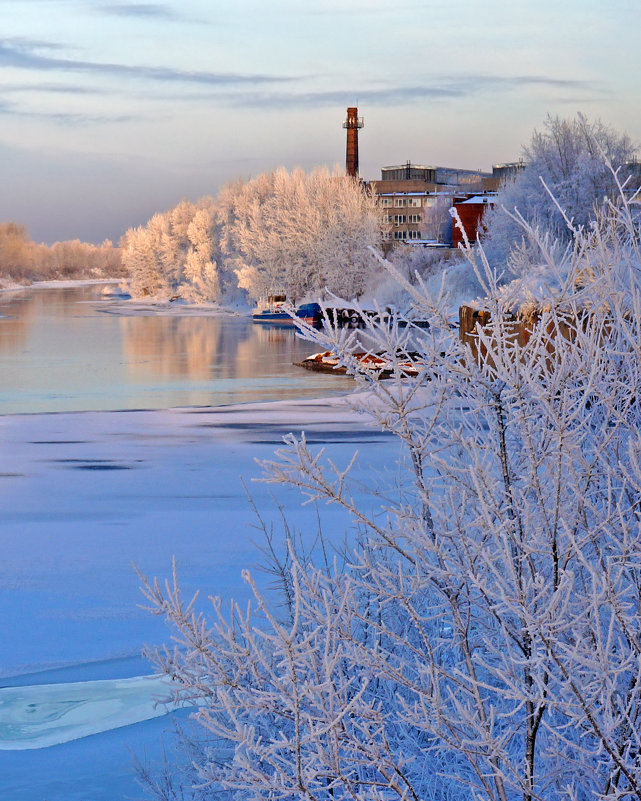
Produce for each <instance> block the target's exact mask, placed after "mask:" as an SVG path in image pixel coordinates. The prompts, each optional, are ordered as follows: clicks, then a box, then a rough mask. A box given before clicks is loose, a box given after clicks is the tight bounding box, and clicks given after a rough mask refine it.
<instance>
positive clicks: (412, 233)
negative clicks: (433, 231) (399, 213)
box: [407, 231, 421, 239]
mask: <svg viewBox="0 0 641 801" xmlns="http://www.w3.org/2000/svg"><path fill="white" fill-rule="evenodd" d="M407 238H408V239H420V238H421V232H420V231H408V232H407Z"/></svg>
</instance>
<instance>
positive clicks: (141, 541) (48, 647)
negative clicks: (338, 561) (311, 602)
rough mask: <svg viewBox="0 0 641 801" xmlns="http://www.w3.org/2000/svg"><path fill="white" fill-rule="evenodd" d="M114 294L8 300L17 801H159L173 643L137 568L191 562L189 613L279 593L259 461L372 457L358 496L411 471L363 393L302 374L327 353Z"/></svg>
mask: <svg viewBox="0 0 641 801" xmlns="http://www.w3.org/2000/svg"><path fill="white" fill-rule="evenodd" d="M101 291H102V288H101V287H96V286H93V287H90V288H82V289H65V290H63V289H53V290H44V289H42V290H38V289H36V290H31V291H29V292H25V293H20V294H19V295H13V294H12V295H3V296H0V314H2V315H3V316H2V317H0V369H1V372H0V375H2V385H1V386H0V410H1V411H2V415H1V416H0V505H1V506H0V508H1V510H2V514H1V515H0V542H1V543H2V559H1V560H0V604H1V605H2V607H1V614H0V798H2V799H5V798H6V799H7V801H43V799H46V801H120V799H122V801H124V799H130V798H141V797H144V795H143V793H142V791H141V790H140V789H139V788H138V787H137V786H136V784H135V781H134V778H133V775H132V770H131V765H130V763H131V751H134V752H135V753H137V754H138V756H143V754H146V755H147V757H148V758H150V759H151V760H154V759H155V758H157V757H158V755H159V753H160V744H161V740H162V734H163V731H165V730H167V729H170V728H171V722H170V716H165V715H164V712H165V710H164V709H163V708H161V707H157V706H155V703H154V702H155V700H156V699H157V698H158V697H159V696H162V686H161V685H159V683H158V680H157V679H153V678H152V679H149V678H144V677H145V676H146V675H147V674H149V673H151V672H152V671H153V667H152V666H151V665H149V664H148V663H146V662H145V661H144V660H143V659H142V657H141V656H140V653H141V649H142V646H143V645H144V644H146V643H147V644H149V643H151V644H154V643H162V642H164V641H166V640H167V639H168V632H167V631H166V630H165V628H164V625H163V624H162V622H161V621H160V620H158V619H157V618H155V617H153V616H151V615H150V614H149V613H148V612H146V611H145V610H143V609H142V608H141V607H140V604H141V602H142V600H143V599H142V597H141V595H140V592H139V589H138V580H137V577H136V575H135V573H134V568H133V565H134V564H135V565H136V566H137V567H138V568H139V569H140V570H141V571H142V572H143V573H145V574H147V575H149V576H159V577H165V576H167V575H168V574H169V572H170V569H171V559H172V556H175V557H176V559H177V564H178V571H179V575H180V578H181V583H182V586H183V589H184V591H185V593H186V594H189V593H190V592H192V591H195V590H202V592H203V597H206V596H207V595H208V594H216V595H221V596H223V597H230V596H232V595H233V596H235V597H237V598H238V597H242V596H243V595H244V594H245V592H246V590H245V588H244V586H243V585H242V584H241V581H240V571H241V569H242V568H245V567H248V566H249V567H250V568H253V569H255V570H256V569H257V568H258V572H257V575H258V576H259V578H260V576H261V573H260V569H259V567H260V565H259V563H260V555H259V553H258V551H257V549H256V545H255V543H256V541H258V540H259V533H258V532H257V530H256V529H255V527H254V524H255V519H254V517H253V514H252V512H251V509H250V506H249V504H248V501H247V491H248V490H249V491H250V492H251V495H252V497H253V498H254V500H255V501H256V503H257V505H258V506H259V508H260V509H261V511H262V512H264V513H265V514H266V516H267V517H268V518H270V517H272V518H273V519H274V520H277V519H278V513H277V511H276V510H275V507H274V501H273V499H272V497H271V496H272V493H273V487H271V486H269V485H265V484H264V483H254V482H253V479H255V478H258V477H260V476H261V471H260V468H259V467H258V465H257V464H256V462H255V459H256V458H263V459H269V458H271V457H272V455H273V451H274V449H275V448H276V447H277V446H278V445H279V444H280V443H281V441H282V436H283V435H284V434H285V433H287V432H288V431H290V430H292V431H295V432H297V431H300V430H302V429H304V430H305V431H306V433H307V435H308V439H309V440H310V441H311V443H312V444H314V445H315V446H318V447H321V446H322V447H325V448H326V449H327V453H328V455H329V456H330V457H331V458H333V459H334V460H335V461H336V462H338V463H339V464H341V463H347V462H348V461H349V458H350V456H351V454H352V452H353V451H354V449H356V448H358V450H359V454H360V456H359V460H358V462H357V467H356V477H357V478H358V476H359V475H360V477H362V478H365V476H367V477H369V475H370V472H371V468H372V466H373V465H374V464H379V463H383V462H387V463H388V464H391V463H393V458H392V459H390V457H391V456H392V448H393V444H392V443H391V441H390V440H389V438H387V437H385V436H384V435H382V434H380V433H379V432H377V431H374V430H372V429H370V428H368V427H367V425H366V423H365V421H364V420H363V419H362V418H359V417H358V416H357V415H356V414H355V413H354V412H352V411H351V410H350V409H349V407H348V405H347V404H346V403H345V401H344V399H343V398H342V397H340V393H344V392H345V391H346V390H348V389H350V388H351V386H352V385H351V384H350V383H349V379H344V378H343V379H341V378H335V377H332V376H325V375H321V376H316V375H313V374H309V373H306V372H305V371H302V370H299V369H297V368H294V367H292V366H291V362H292V361H294V360H295V359H298V358H300V356H301V355H303V354H304V353H308V352H310V350H312V349H313V346H312V347H310V346H309V345H308V344H307V343H304V342H301V341H300V340H298V339H297V338H296V337H295V336H294V334H293V332H292V331H288V330H271V331H270V330H261V329H258V328H256V327H252V325H251V322H249V321H248V320H246V319H243V318H239V317H227V316H225V317H221V316H217V317H207V316H199V315H194V314H192V313H188V314H185V315H184V316H183V315H179V314H176V313H175V312H172V313H171V314H160V315H154V316H150V315H148V314H144V313H141V312H139V311H136V310H135V309H133V310H132V309H131V307H130V306H126V307H125V309H126V311H125V314H124V315H123V314H122V309H123V304H119V303H116V302H115V301H109V300H103V299H102V295H101ZM115 312H118V313H115ZM321 394H322V395H325V396H326V397H325V399H324V400H320V401H315V400H312V399H311V398H313V397H314V396H319V395H321ZM332 394H333V395H334V397H327V396H330V395H332ZM275 399H277V400H276V402H269V403H264V402H257V401H273V400H275ZM250 401H252V402H250ZM180 406H182V407H184V408H172V407H180ZM185 407H186V408H185ZM135 410H138V411H135ZM20 412H32V413H31V414H23V413H20ZM36 412H37V413H36ZM278 502H279V503H281V504H283V505H284V507H285V508H286V510H287V513H288V517H289V518H290V520H291V522H292V523H293V524H294V525H295V526H297V527H298V528H299V529H300V530H301V531H302V532H303V533H304V534H305V533H306V532H309V535H310V536H312V534H313V533H314V532H315V530H316V525H317V524H316V513H315V511H314V510H313V509H311V508H310V507H302V506H301V499H300V497H299V496H298V495H297V494H296V493H295V492H294V491H292V490H288V489H283V490H282V491H281V490H279V491H278ZM320 514H321V518H322V522H323V526H324V530H325V532H326V533H328V534H329V535H330V536H331V537H334V538H335V539H336V540H337V541H340V540H341V539H342V537H343V536H344V534H345V532H346V530H348V521H346V520H345V519H344V518H343V516H342V515H341V514H340V513H339V512H338V511H337V510H335V509H334V508H333V507H323V508H321V510H320ZM264 580H266V579H264ZM181 714H185V713H184V712H183V713H181Z"/></svg>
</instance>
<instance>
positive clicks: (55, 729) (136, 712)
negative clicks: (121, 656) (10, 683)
mask: <svg viewBox="0 0 641 801" xmlns="http://www.w3.org/2000/svg"><path fill="white" fill-rule="evenodd" d="M167 694H168V690H167V685H166V683H165V679H163V678H162V677H160V676H136V677H134V678H131V679H115V680H113V679H112V680H106V681H79V682H69V683H63V684H38V685H31V686H27V687H3V688H1V689H0V751H24V750H27V749H30V748H44V747H46V746H51V745H58V744H60V743H66V742H69V741H70V740H77V739H79V738H80V737H87V736H88V735H90V734H98V733H100V732H104V731H109V730H110V729H117V728H119V727H120V726H129V725H131V724H132V723H139V722H140V721H142V720H150V719H151V718H156V717H160V716H161V715H164V714H166V713H167V712H168V711H170V709H169V708H168V707H167V705H165V704H164V703H161V699H163V698H164V697H165V696H167Z"/></svg>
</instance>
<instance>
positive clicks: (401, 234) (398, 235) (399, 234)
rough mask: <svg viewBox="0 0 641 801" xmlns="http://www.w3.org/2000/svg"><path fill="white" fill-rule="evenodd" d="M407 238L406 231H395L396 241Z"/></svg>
mask: <svg viewBox="0 0 641 801" xmlns="http://www.w3.org/2000/svg"><path fill="white" fill-rule="evenodd" d="M406 236H407V234H406V232H405V231H394V239H405V237H406Z"/></svg>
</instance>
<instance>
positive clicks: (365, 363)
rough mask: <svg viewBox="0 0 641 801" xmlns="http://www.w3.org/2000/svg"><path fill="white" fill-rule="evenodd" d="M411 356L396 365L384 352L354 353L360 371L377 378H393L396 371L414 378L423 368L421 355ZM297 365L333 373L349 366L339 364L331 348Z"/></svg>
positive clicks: (317, 371) (339, 372) (340, 372)
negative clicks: (384, 355) (385, 356)
mask: <svg viewBox="0 0 641 801" xmlns="http://www.w3.org/2000/svg"><path fill="white" fill-rule="evenodd" d="M408 355H409V356H410V358H409V359H408V360H406V361H403V362H398V363H397V364H396V365H394V364H392V363H391V362H390V361H388V360H387V359H385V358H384V357H383V355H382V354H377V353H366V352H365V351H361V352H356V353H352V356H353V357H354V358H355V359H356V360H357V361H358V366H359V372H361V373H363V374H366V373H369V374H370V375H372V376H374V377H375V378H391V377H392V376H393V375H394V374H395V371H396V370H398V374H399V375H400V376H401V377H402V378H412V377H415V376H417V375H418V374H419V370H420V368H421V366H422V365H421V363H420V357H419V356H418V354H408ZM294 364H295V365H296V367H304V368H305V369H306V370H313V371H314V372H316V373H332V374H333V375H345V374H346V373H347V368H346V367H345V365H344V364H339V359H338V357H337V356H336V355H335V354H334V353H332V351H330V350H324V351H321V352H320V353H313V354H312V355H311V356H307V358H305V359H303V361H302V362H294Z"/></svg>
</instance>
